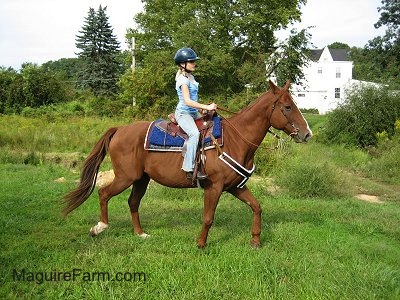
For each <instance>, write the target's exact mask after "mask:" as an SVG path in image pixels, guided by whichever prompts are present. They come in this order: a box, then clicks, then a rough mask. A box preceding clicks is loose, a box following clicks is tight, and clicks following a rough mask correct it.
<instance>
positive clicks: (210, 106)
mask: <svg viewBox="0 0 400 300" xmlns="http://www.w3.org/2000/svg"><path fill="white" fill-rule="evenodd" d="M216 109H217V104H215V103H211V104H208V105H207V110H216Z"/></svg>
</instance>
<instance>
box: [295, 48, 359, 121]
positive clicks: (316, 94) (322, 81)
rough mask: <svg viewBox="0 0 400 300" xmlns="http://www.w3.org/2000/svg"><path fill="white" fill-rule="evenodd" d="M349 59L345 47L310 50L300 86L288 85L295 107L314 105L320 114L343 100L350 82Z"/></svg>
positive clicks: (350, 65)
mask: <svg viewBox="0 0 400 300" xmlns="http://www.w3.org/2000/svg"><path fill="white" fill-rule="evenodd" d="M352 71H353V62H352V61H349V58H348V53H347V50H346V49H329V48H328V47H325V48H324V49H317V50H311V61H310V63H309V65H308V66H306V67H305V69H304V70H303V72H304V75H305V80H303V81H302V85H293V86H292V95H293V98H294V100H295V101H296V102H297V106H298V107H299V108H306V109H310V108H316V109H318V111H319V113H320V114H325V113H326V112H328V111H330V110H332V109H334V108H336V107H337V105H338V104H339V103H340V102H341V101H343V100H344V97H345V93H344V91H345V89H346V87H348V86H349V85H350V84H351V83H352Z"/></svg>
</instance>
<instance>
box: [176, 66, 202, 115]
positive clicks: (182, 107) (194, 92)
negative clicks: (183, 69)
mask: <svg viewBox="0 0 400 300" xmlns="http://www.w3.org/2000/svg"><path fill="white" fill-rule="evenodd" d="M189 76H192V75H189ZM192 79H193V80H192V81H191V80H189V78H187V77H185V76H184V75H183V74H181V75H179V76H178V78H177V79H176V86H175V88H176V91H177V93H178V98H179V102H178V105H177V107H176V111H179V112H184V113H190V114H195V113H197V108H194V107H190V106H187V105H186V104H185V100H184V99H183V95H182V88H181V86H182V84H186V85H187V86H188V87H189V95H190V100H193V101H196V102H197V101H198V99H199V98H198V91H199V83H198V82H197V81H196V80H195V79H194V77H193V76H192Z"/></svg>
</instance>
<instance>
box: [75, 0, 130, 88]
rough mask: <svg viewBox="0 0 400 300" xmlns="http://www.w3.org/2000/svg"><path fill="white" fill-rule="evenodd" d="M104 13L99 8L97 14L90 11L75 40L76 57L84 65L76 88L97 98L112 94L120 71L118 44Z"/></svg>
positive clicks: (103, 9) (103, 10) (101, 8)
mask: <svg viewBox="0 0 400 300" xmlns="http://www.w3.org/2000/svg"><path fill="white" fill-rule="evenodd" d="M106 9H107V7H104V8H103V7H102V6H101V5H100V7H99V9H98V10H97V11H95V10H94V9H93V8H90V9H89V12H88V15H87V17H86V18H85V22H84V25H83V26H82V30H81V31H79V35H77V36H76V47H77V48H78V49H80V50H81V51H80V52H79V53H78V56H79V57H80V58H82V59H83V61H84V63H83V69H82V72H81V74H80V76H79V78H78V86H79V87H82V88H89V89H90V90H92V91H93V93H94V94H95V95H97V96H98V95H113V94H115V93H116V92H117V89H118V88H117V85H116V83H117V81H118V77H119V75H120V74H121V71H122V70H121V64H120V63H119V61H118V55H119V52H120V50H119V42H118V41H117V38H116V37H115V35H114V34H113V30H112V27H111V26H110V24H109V22H108V16H107V15H106Z"/></svg>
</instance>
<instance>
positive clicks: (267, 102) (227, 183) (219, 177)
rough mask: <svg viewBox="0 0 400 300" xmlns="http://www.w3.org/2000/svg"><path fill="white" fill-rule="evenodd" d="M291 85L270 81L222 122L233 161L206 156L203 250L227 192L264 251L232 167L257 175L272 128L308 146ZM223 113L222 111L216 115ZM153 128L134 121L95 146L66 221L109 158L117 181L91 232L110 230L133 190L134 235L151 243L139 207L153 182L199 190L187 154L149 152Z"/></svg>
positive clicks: (67, 201)
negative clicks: (243, 210)
mask: <svg viewBox="0 0 400 300" xmlns="http://www.w3.org/2000/svg"><path fill="white" fill-rule="evenodd" d="M289 87H290V81H287V82H286V84H285V85H284V86H283V87H282V88H280V87H278V86H276V85H275V84H274V83H273V82H272V81H269V89H268V90H267V91H266V92H264V93H263V94H262V95H260V96H259V97H258V98H257V99H256V100H255V101H254V102H253V103H251V104H250V105H248V106H247V107H245V108H243V109H242V110H240V111H239V112H237V113H236V114H234V115H233V116H231V117H229V118H223V119H222V121H221V123H222V126H223V145H222V146H221V147H220V148H221V149H222V150H223V151H224V153H225V154H227V155H228V156H229V157H230V158H232V160H231V161H230V163H227V162H226V161H224V160H223V159H221V155H218V153H217V151H213V149H211V150H207V151H205V152H204V154H205V161H206V165H205V171H206V173H207V175H208V177H207V179H205V180H202V181H201V187H202V188H203V189H204V206H203V216H202V228H201V232H200V235H199V237H198V239H197V246H198V247H199V248H204V247H205V246H206V241H207V237H208V233H209V230H210V228H211V226H212V224H213V220H214V216H215V210H216V207H217V205H218V201H219V198H220V196H221V194H222V193H223V192H228V193H230V194H232V195H233V196H235V197H236V198H238V199H239V200H241V201H243V202H244V203H246V204H247V205H248V206H250V208H251V209H252V212H253V220H252V228H251V235H252V238H251V241H250V244H251V246H253V247H260V234H261V206H260V204H259V202H258V201H257V199H256V198H255V197H254V195H253V194H252V193H251V192H250V190H249V189H248V187H247V185H246V184H244V185H243V184H242V185H240V183H241V182H243V176H245V177H246V175H243V174H242V172H240V171H238V169H240V168H239V167H238V168H236V167H235V166H233V167H232V164H233V162H232V161H234V162H235V163H236V164H237V166H241V167H242V168H241V169H240V170H254V163H253V161H254V155H255V152H256V150H257V149H258V148H259V146H260V144H261V142H262V141H263V139H264V137H265V136H266V134H267V133H268V131H269V129H270V127H273V128H275V129H277V130H281V131H283V132H285V133H286V134H287V135H288V136H290V137H291V138H292V139H293V140H294V141H295V142H297V143H306V142H307V141H308V140H309V139H310V138H311V137H312V132H311V130H310V128H309V126H308V123H307V121H306V120H305V119H304V117H303V115H302V113H301V112H300V110H299V109H298V107H297V106H296V104H295V102H294V100H293V98H292V96H291V94H290V91H289ZM217 110H218V109H217ZM150 123H151V122H149V121H134V122H132V123H131V124H129V125H126V126H120V127H113V128H110V129H108V130H107V131H106V132H105V133H104V135H103V136H102V137H101V138H100V140H99V141H98V142H97V144H96V145H95V146H94V148H93V150H92V152H91V153H90V154H89V156H88V157H87V158H86V160H85V161H84V163H83V168H82V171H81V174H80V181H79V184H78V186H77V187H76V188H75V189H74V190H72V191H70V192H69V193H68V194H66V195H65V196H64V205H65V206H64V209H63V213H64V215H65V216H66V215H68V214H69V213H70V212H72V211H73V210H74V209H76V208H77V207H78V206H79V205H81V204H82V203H83V202H84V201H85V200H86V199H87V198H88V197H89V196H90V195H91V193H92V192H93V190H94V188H95V184H96V178H97V174H98V171H99V167H100V165H101V163H102V161H103V160H104V158H105V156H106V155H107V153H108V154H109V156H110V158H111V163H112V167H113V170H114V174H115V178H114V179H113V181H112V182H111V183H110V184H108V185H107V186H104V187H101V188H99V190H98V195H99V201H100V221H99V222H98V223H97V225H95V226H94V227H92V228H91V229H90V233H91V235H92V236H96V235H98V234H99V233H101V232H102V231H104V230H105V229H107V227H108V226H109V225H108V223H109V222H108V202H109V200H110V199H111V198H112V197H113V196H115V195H117V194H119V193H121V192H122V191H124V190H125V189H127V188H129V187H131V186H132V191H131V194H130V196H129V198H128V204H129V208H130V213H131V219H132V225H133V231H134V234H135V235H137V236H139V237H142V238H146V237H148V236H149V235H148V234H147V233H145V232H144V230H143V228H142V226H141V224H140V218H139V206H140V202H141V200H142V198H143V196H144V194H145V192H146V189H147V186H148V184H149V181H150V179H152V180H154V181H155V182H157V183H159V184H161V185H164V186H167V187H172V188H193V187H196V185H194V184H193V182H192V181H191V180H188V179H187V176H186V173H185V172H184V171H183V170H182V169H181V168H180V166H181V165H182V160H183V157H182V154H181V153H176V152H158V151H149V150H145V149H144V143H145V137H146V134H147V130H148V128H149V125H150Z"/></svg>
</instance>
